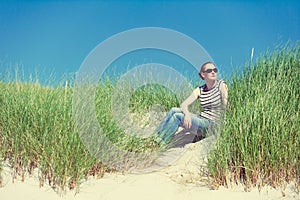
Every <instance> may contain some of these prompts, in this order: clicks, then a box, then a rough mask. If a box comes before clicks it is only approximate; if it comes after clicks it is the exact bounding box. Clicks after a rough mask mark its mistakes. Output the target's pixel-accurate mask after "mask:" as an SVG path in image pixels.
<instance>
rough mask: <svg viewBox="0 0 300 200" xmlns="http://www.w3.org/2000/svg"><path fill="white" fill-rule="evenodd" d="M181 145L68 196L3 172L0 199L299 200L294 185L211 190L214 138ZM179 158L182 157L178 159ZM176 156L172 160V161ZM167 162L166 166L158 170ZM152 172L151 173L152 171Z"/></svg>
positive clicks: (88, 183)
mask: <svg viewBox="0 0 300 200" xmlns="http://www.w3.org/2000/svg"><path fill="white" fill-rule="evenodd" d="M181 142H182V145H180V144H178V145H177V146H175V147H174V148H172V149H170V150H169V151H168V152H167V153H166V154H165V155H163V156H162V157H160V158H159V159H161V160H160V161H159V160H158V161H157V163H154V166H153V167H154V168H152V172H148V173H145V172H143V173H142V172H141V173H134V174H133V173H131V174H119V173H114V174H105V176H104V177H103V178H101V179H94V178H90V179H89V180H87V181H85V182H83V183H82V184H81V185H80V188H79V193H77V194H76V193H75V191H70V192H66V193H65V194H58V193H56V192H55V191H54V190H53V189H52V188H51V187H49V186H47V185H45V186H44V187H42V188H40V187H39V181H38V176H37V174H36V173H35V175H33V176H31V177H27V178H26V180H25V181H24V182H21V181H20V180H19V179H17V180H15V181H14V183H12V177H11V175H10V173H11V172H10V168H7V167H6V168H5V169H4V171H3V172H2V173H3V175H4V176H3V177H4V180H3V182H4V187H2V188H0V199H1V200H6V199H9V200H14V199H23V200H40V199H43V200H47V199H49V200H50V199H51V200H56V199H57V200H61V199H68V200H83V199H84V200H86V199H89V200H115V199H116V200H117V199H118V200H119V199H123V200H125V199H128V200H135V199H143V200H148V199H149V200H150V199H151V200H153V199H159V200H177V199H178V200H183V199H187V200H193V199H197V200H199V199H237V200H240V199H245V200H248V199H249V200H253V199H270V200H271V199H272V200H273V199H275V200H276V199H300V198H299V195H297V194H296V193H295V192H294V191H293V190H294V188H293V187H294V186H293V184H290V185H288V187H287V188H286V190H285V191H284V194H285V197H283V193H282V191H281V190H280V189H272V188H270V187H265V188H263V189H262V191H261V192H259V191H258V189H256V188H254V189H252V190H251V191H250V192H245V191H244V188H243V186H232V187H231V188H230V189H228V188H224V187H220V188H219V189H218V190H212V189H211V188H210V187H209V186H208V183H209V179H208V178H207V177H206V175H205V168H204V166H205V155H206V154H207V152H208V150H209V148H210V144H211V143H212V142H214V141H213V139H206V140H203V141H200V142H197V143H193V144H187V145H184V140H181ZM178 155H180V156H178ZM172 156H173V158H172ZM168 158H170V160H168ZM164 159H166V160H164ZM163 160H164V161H165V163H164V164H163V165H164V167H163V168H162V167H160V169H159V170H158V168H159V167H157V168H156V169H157V170H156V171H153V170H154V169H155V164H157V165H159V164H161V163H160V162H162V161H163ZM149 171H151V170H149Z"/></svg>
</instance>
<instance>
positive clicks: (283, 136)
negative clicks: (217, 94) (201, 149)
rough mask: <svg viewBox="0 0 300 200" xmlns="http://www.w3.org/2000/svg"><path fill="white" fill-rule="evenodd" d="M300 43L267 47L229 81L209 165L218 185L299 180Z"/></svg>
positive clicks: (246, 184)
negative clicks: (223, 116)
mask: <svg viewBox="0 0 300 200" xmlns="http://www.w3.org/2000/svg"><path fill="white" fill-rule="evenodd" d="M299 100H300V46H299V44H296V45H294V46H289V45H286V46H284V47H281V48H278V49H276V50H275V51H273V52H266V53H265V54H264V55H262V56H261V57H260V58H259V59H258V60H257V62H256V63H255V64H254V65H253V66H252V65H246V66H245V68H244V71H243V73H242V74H241V75H233V77H232V81H231V82H230V84H229V101H230V108H229V110H228V113H227V115H226V120H225V122H224V127H223V129H222V133H221V137H220V138H219V140H218V143H217V145H216V147H215V149H214V150H213V151H212V152H211V154H210V156H209V160H208V167H209V170H210V172H211V174H212V175H213V177H214V179H215V182H216V184H217V185H226V184H227V185H230V184H231V183H232V182H235V183H240V182H242V183H244V184H245V186H246V188H250V187H251V186H253V185H254V186H258V187H259V188H261V187H262V186H264V185H265V184H270V185H272V186H274V187H276V186H285V184H286V183H288V182H291V181H295V182H296V184H297V187H298V189H299V185H300V162H299V160H300V151H299V149H300V112H299V111H300V104H299Z"/></svg>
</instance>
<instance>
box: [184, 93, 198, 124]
mask: <svg viewBox="0 0 300 200" xmlns="http://www.w3.org/2000/svg"><path fill="white" fill-rule="evenodd" d="M199 95H200V90H199V88H196V89H195V90H194V91H193V92H192V94H191V95H190V96H189V97H188V98H187V99H186V100H184V101H183V102H182V103H181V105H180V109H181V111H182V112H183V114H184V122H183V125H184V127H185V128H190V127H191V126H192V120H191V114H190V112H189V110H188V106H189V105H191V104H192V103H193V102H194V101H196V100H197V98H198V96H199Z"/></svg>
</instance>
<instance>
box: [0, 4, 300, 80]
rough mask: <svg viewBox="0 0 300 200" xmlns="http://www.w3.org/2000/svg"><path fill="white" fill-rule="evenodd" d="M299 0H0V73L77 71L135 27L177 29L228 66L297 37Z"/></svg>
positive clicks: (236, 64)
mask: <svg viewBox="0 0 300 200" xmlns="http://www.w3.org/2000/svg"><path fill="white" fill-rule="evenodd" d="M299 8H300V3H299V1H237V0H236V1H233V0H232V1H191V0H190V1H179V0H176V1H167V0H165V1H160V0H152V1H134V0H131V1H79V0H77V1H53V0H52V1H41V2H39V1H0V73H2V74H3V73H5V71H6V70H7V69H8V68H9V67H14V66H15V65H16V64H18V65H20V66H22V67H23V68H24V70H25V71H27V72H31V73H33V72H34V70H35V69H36V70H37V71H39V72H40V73H41V74H43V73H44V74H46V76H47V74H49V73H50V72H51V73H54V74H55V76H56V77H61V76H62V75H63V74H64V73H72V72H76V71H77V70H78V69H79V67H80V65H81V63H82V62H83V60H84V59H85V57H86V56H87V55H88V54H89V52H90V51H91V50H92V49H93V48H95V47H96V46H97V45H98V44H99V43H100V42H102V41H104V40H105V39H107V38H109V37H110V36H112V35H114V34H117V33H120V32H122V31H126V30H129V29H133V28H139V27H164V28H168V29H173V30H176V31H179V32H181V33H183V34H186V35H188V36H189V37H191V38H193V39H194V40H196V41H197V42H198V43H199V44H201V45H202V46H203V47H204V48H205V49H206V50H207V52H208V53H209V54H210V56H211V57H212V58H213V60H214V61H215V62H216V64H217V65H218V66H219V67H220V68H222V69H224V70H226V72H228V73H230V72H231V71H232V70H233V69H232V65H233V66H234V67H239V66H242V65H243V64H244V63H245V62H246V61H248V60H249V58H250V53H251V49H252V48H255V56H258V55H259V54H261V53H263V52H264V51H265V50H266V49H268V48H273V47H274V46H275V45H279V44H282V43H286V42H287V41H291V42H295V41H297V40H299V36H300V27H299V24H300V10H299Z"/></svg>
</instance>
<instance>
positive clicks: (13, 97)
mask: <svg viewBox="0 0 300 200" xmlns="http://www.w3.org/2000/svg"><path fill="white" fill-rule="evenodd" d="M299 56H300V54H299V44H295V45H291V46H289V45H287V46H284V47H280V48H278V49H276V50H274V51H272V52H266V53H265V54H264V55H262V56H261V57H260V58H259V59H258V60H257V61H256V63H255V64H253V65H252V64H251V65H250V66H249V65H246V67H245V69H244V71H243V73H242V74H234V75H233V76H232V79H231V80H228V81H227V83H228V87H229V101H230V108H229V110H228V112H227V114H226V120H225V122H224V127H223V129H222V132H221V137H219V139H218V141H217V144H216V146H215V148H214V149H213V150H212V151H211V152H210V154H209V155H208V165H207V167H208V170H209V173H210V175H211V177H212V178H213V180H214V183H215V184H216V185H226V184H227V185H228V184H229V183H243V184H245V186H246V187H247V188H248V187H250V186H251V185H256V186H258V187H262V186H263V185H265V184H269V185H273V186H274V187H276V186H279V185H285V184H286V183H288V182H290V181H294V182H296V184H297V188H299V182H300V179H299V177H300V166H299V160H300V152H299V149H300V144H299V143H300V140H299V138H300V133H299V130H300V127H299V126H300V122H299V118H300V116H299V94H300V91H299V86H300V81H299V79H300V61H299ZM115 87H116V86H115V84H114V83H112V81H109V80H108V81H105V82H100V83H99V86H98V87H97V90H96V91H97V92H96V98H95V105H96V111H97V112H96V113H97V119H98V122H99V125H100V126H101V127H102V128H103V132H104V134H105V135H106V136H107V137H108V138H109V140H111V141H112V142H113V143H114V144H116V145H118V146H119V147H122V148H124V149H125V150H127V151H130V152H149V151H152V150H157V149H159V148H160V147H159V146H157V144H156V143H155V142H154V141H152V140H144V139H141V138H139V137H135V136H134V135H127V134H125V133H124V131H123V130H122V128H121V127H120V126H119V125H118V123H117V122H116V121H115V120H114V118H113V116H112V104H111V97H112V95H113V92H114V91H115ZM124 92H125V93H126V92H128V91H126V90H124ZM72 95H73V89H72V87H68V85H67V84H65V86H62V87H57V88H50V87H43V86H40V85H39V84H37V83H35V82H34V81H32V82H27V83H26V82H24V81H20V80H15V81H13V82H10V83H4V82H1V81H0V144H1V148H0V160H4V161H5V162H1V164H0V170H1V169H2V168H3V166H2V165H3V164H4V163H8V164H9V165H10V166H11V167H12V168H13V169H14V172H15V173H14V176H15V178H17V177H21V178H22V179H24V178H25V176H26V174H28V173H29V174H30V173H33V171H34V170H36V169H38V170H40V173H39V176H40V177H39V179H40V184H41V185H43V184H45V183H47V184H50V185H51V186H52V187H53V188H56V189H57V190H62V191H64V190H66V189H67V188H70V189H73V188H78V186H79V185H80V183H81V182H82V181H84V180H85V179H86V178H87V177H89V176H91V175H92V176H97V177H102V176H103V174H104V173H105V172H107V171H114V169H110V168H108V167H107V166H106V165H105V164H103V163H101V162H100V161H98V160H97V159H96V158H94V157H93V156H92V155H90V153H89V151H88V150H87V148H86V147H85V145H84V144H83V142H82V140H81V138H80V137H79V135H78V131H77V129H76V126H75V122H74V118H73V113H72V97H73V96H72ZM184 98H185V97H182V96H180V97H179V96H176V95H174V94H173V93H172V92H171V91H169V90H168V89H166V88H163V87H159V86H157V85H151V84H150V85H148V86H145V87H141V88H139V89H137V90H136V91H134V92H133V93H132V97H131V98H130V104H129V112H130V113H131V114H134V116H137V119H141V118H142V117H141V118H139V116H142V115H143V114H144V113H147V112H148V111H149V109H151V108H152V106H154V105H157V104H159V105H160V108H161V109H162V110H163V111H165V112H167V111H168V110H169V109H170V108H171V107H178V106H179V103H180V102H181V101H182V99H184ZM197 106H199V104H198V105H196V107H193V112H196V110H194V109H197ZM0 181H1V176H0Z"/></svg>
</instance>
